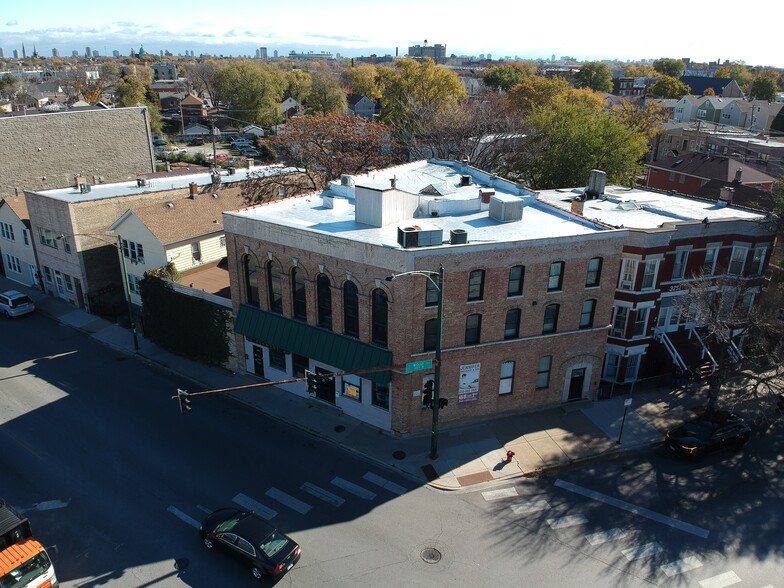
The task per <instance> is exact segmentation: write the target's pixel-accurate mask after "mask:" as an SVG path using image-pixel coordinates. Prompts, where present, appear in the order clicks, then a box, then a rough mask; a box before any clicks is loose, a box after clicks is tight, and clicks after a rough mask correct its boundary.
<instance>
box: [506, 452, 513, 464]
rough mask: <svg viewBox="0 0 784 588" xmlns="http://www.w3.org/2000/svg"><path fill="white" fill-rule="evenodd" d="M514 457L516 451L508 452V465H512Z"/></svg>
mask: <svg viewBox="0 0 784 588" xmlns="http://www.w3.org/2000/svg"><path fill="white" fill-rule="evenodd" d="M513 457H514V451H507V452H506V463H512V458H513Z"/></svg>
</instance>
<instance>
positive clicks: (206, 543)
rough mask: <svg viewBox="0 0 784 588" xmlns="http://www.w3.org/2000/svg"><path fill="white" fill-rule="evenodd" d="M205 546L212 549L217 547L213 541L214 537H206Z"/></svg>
mask: <svg viewBox="0 0 784 588" xmlns="http://www.w3.org/2000/svg"><path fill="white" fill-rule="evenodd" d="M204 547H206V548H207V549H212V548H213V547H215V544H214V543H213V542H212V539H210V538H209V537H205V538H204Z"/></svg>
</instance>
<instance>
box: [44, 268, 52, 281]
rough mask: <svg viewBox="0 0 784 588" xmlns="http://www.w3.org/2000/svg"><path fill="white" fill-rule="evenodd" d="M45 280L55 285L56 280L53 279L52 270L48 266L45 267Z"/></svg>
mask: <svg viewBox="0 0 784 588" xmlns="http://www.w3.org/2000/svg"><path fill="white" fill-rule="evenodd" d="M44 279H45V280H46V283H47V284H52V283H54V279H53V278H52V270H51V269H49V268H48V267H46V266H44Z"/></svg>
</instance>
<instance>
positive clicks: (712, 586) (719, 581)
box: [700, 572, 773, 588]
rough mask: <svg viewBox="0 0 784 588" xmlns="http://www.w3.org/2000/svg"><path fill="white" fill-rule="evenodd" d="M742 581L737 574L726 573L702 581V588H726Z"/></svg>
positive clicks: (767, 587)
mask: <svg viewBox="0 0 784 588" xmlns="http://www.w3.org/2000/svg"><path fill="white" fill-rule="evenodd" d="M740 581H741V579H740V578H739V577H738V574H736V573H735V572H725V573H723V574H719V575H718V576H713V577H712V578H705V579H704V580H700V586H702V588H724V587H725V586H732V585H733V584H737V583H738V582H740ZM765 588H773V586H766V587H765Z"/></svg>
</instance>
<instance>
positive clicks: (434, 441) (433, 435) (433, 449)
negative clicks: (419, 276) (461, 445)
mask: <svg viewBox="0 0 784 588" xmlns="http://www.w3.org/2000/svg"><path fill="white" fill-rule="evenodd" d="M436 289H437V290H438V317H437V319H436V330H437V331H438V333H436V362H435V363H436V366H435V367H436V369H435V382H433V427H432V430H431V432H430V459H438V410H439V409H440V408H441V406H440V405H441V401H440V398H441V343H442V340H441V337H442V329H443V325H444V266H443V265H440V266H438V283H437V284H436Z"/></svg>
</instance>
